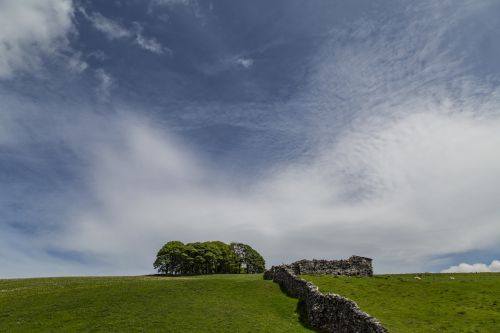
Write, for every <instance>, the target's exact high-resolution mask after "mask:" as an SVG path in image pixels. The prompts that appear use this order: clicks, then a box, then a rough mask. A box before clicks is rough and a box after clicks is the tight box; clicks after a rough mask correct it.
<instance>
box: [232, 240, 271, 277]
mask: <svg viewBox="0 0 500 333" xmlns="http://www.w3.org/2000/svg"><path fill="white" fill-rule="evenodd" d="M230 246H231V249H232V251H233V252H234V253H236V255H238V257H240V258H241V263H242V265H243V269H244V270H245V273H247V274H248V273H264V270H265V269H266V262H265V260H264V258H262V256H261V255H260V254H259V252H257V251H255V250H254V249H253V248H252V247H251V246H250V245H247V244H243V243H231V245H230Z"/></svg>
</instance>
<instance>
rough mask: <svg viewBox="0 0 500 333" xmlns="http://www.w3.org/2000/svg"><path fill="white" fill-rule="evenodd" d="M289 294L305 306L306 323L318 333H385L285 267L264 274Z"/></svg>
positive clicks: (345, 303)
mask: <svg viewBox="0 0 500 333" xmlns="http://www.w3.org/2000/svg"><path fill="white" fill-rule="evenodd" d="M264 278H265V279H267V280H273V281H274V282H276V283H278V284H279V285H280V286H281V288H282V289H283V290H284V291H285V292H286V293H287V294H288V295H289V296H292V297H295V298H298V299H300V300H301V301H303V302H304V303H305V310H306V314H307V321H308V323H309V325H310V326H311V327H312V328H313V329H315V330H317V331H319V332H335V333H387V330H386V329H385V328H384V327H383V326H382V324H380V322H378V321H377V320H376V319H375V318H373V317H371V316H370V315H368V314H367V313H365V312H363V311H361V310H360V309H359V307H358V305H357V304H356V303H354V302H353V301H351V300H349V299H347V298H345V297H342V296H340V295H337V294H330V293H329V294H323V293H321V292H320V291H319V290H318V287H316V286H315V285H314V284H313V283H311V282H308V281H306V280H304V279H302V278H300V277H298V276H296V275H295V273H294V271H293V270H292V269H291V268H290V267H289V266H287V265H281V266H273V267H272V268H271V269H270V270H268V271H266V272H265V273H264Z"/></svg>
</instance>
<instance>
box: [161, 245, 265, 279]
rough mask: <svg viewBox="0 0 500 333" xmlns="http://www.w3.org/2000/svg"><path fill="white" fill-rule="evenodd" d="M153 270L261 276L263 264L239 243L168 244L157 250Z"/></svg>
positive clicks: (254, 254) (250, 249) (259, 256)
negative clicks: (255, 274)
mask: <svg viewBox="0 0 500 333" xmlns="http://www.w3.org/2000/svg"><path fill="white" fill-rule="evenodd" d="M153 267H154V268H155V269H157V270H158V272H159V273H162V274H171V275H181V274H182V275H192V274H216V273H219V274H220V273H242V272H244V273H262V272H264V269H265V261H264V258H262V256H261V255H260V254H259V253H258V252H257V251H255V250H254V249H253V248H252V247H251V246H249V245H247V244H243V243H231V245H228V244H226V243H223V242H220V241H211V242H196V243H188V244H184V243H182V242H179V241H170V242H168V243H166V244H165V245H163V247H162V248H161V249H160V250H159V251H158V254H157V255H156V260H155V262H154V263H153Z"/></svg>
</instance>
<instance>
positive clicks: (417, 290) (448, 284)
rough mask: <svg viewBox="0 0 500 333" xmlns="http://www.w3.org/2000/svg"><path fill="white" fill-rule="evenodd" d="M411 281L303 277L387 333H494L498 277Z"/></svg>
mask: <svg viewBox="0 0 500 333" xmlns="http://www.w3.org/2000/svg"><path fill="white" fill-rule="evenodd" d="M414 276H415V275H414V274H409V275H378V276H374V277H372V278H366V277H365V278H355V277H332V276H310V275H306V276H303V277H304V278H305V279H307V280H309V281H312V282H313V283H314V284H316V285H317V286H318V287H319V289H320V290H321V291H322V292H334V293H337V294H340V295H342V296H345V297H348V298H350V299H352V300H354V301H355V302H356V303H358V305H359V306H360V308H361V309H362V310H363V311H365V312H367V313H369V314H371V315H372V316H374V317H376V318H377V319H379V320H380V321H382V323H383V324H384V325H385V326H386V327H387V328H388V329H389V331H390V332H397V333H399V332H426V333H427V332H489V333H491V332H500V274H499V273H481V274H423V275H420V276H421V277H422V279H421V280H417V279H415V278H414ZM451 276H453V277H454V278H455V279H454V280H452V279H450V277H451Z"/></svg>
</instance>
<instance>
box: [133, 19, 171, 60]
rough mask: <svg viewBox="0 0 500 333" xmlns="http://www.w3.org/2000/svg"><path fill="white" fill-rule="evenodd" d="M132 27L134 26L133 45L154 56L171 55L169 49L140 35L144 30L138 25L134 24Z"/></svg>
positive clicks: (152, 39)
mask: <svg viewBox="0 0 500 333" xmlns="http://www.w3.org/2000/svg"><path fill="white" fill-rule="evenodd" d="M134 26H135V43H136V44H137V45H139V46H140V47H141V48H143V49H145V50H147V51H150V52H152V53H156V54H164V53H169V54H171V53H172V51H171V50H170V49H169V48H167V47H164V46H163V45H161V44H160V43H159V42H158V41H157V40H156V39H154V38H148V37H145V36H144V35H143V34H142V31H143V30H144V28H143V27H142V26H141V25H140V24H139V23H137V22H136V23H135V24H134Z"/></svg>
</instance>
